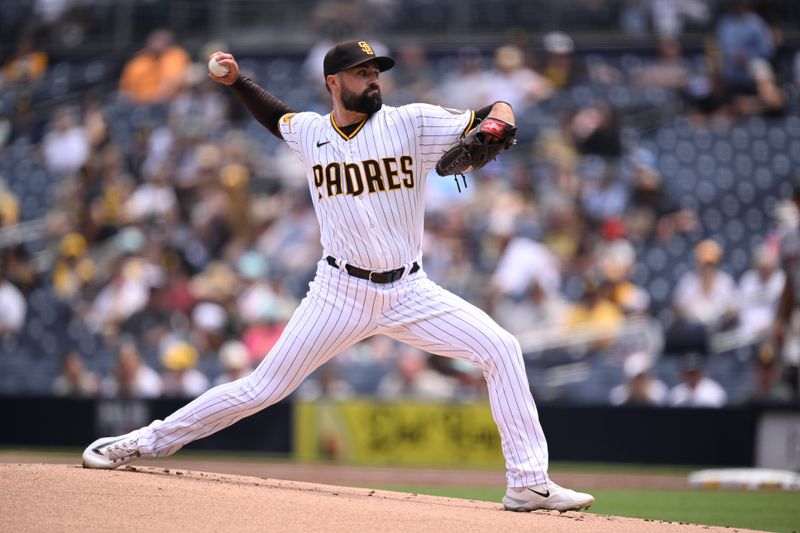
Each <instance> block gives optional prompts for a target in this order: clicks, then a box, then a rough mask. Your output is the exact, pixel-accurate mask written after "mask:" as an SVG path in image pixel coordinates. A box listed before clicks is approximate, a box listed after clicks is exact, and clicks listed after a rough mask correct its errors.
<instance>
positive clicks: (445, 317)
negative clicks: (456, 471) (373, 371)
mask: <svg viewBox="0 0 800 533" xmlns="http://www.w3.org/2000/svg"><path fill="white" fill-rule="evenodd" d="M375 334H384V335H387V336H388V337H391V338H394V339H397V340H400V341H402V342H406V343H408V344H411V345H413V346H416V347H418V348H420V349H422V350H425V351H427V352H429V353H434V354H438V355H443V356H447V357H454V358H458V359H463V360H465V361H469V362H470V363H472V364H474V365H476V366H478V367H479V368H480V369H481V370H482V371H483V375H484V377H485V379H486V382H487V385H488V390H489V401H490V404H491V408H492V415H493V417H494V420H495V422H496V423H497V427H498V428H499V430H500V437H501V443H502V448H503V454H504V456H505V459H506V469H507V480H508V485H509V486H511V487H523V486H533V485H540V484H543V483H545V482H546V481H547V461H548V457H547V443H546V441H545V437H544V433H543V432H542V427H541V425H540V423H539V416H538V413H537V411H536V406H535V404H534V401H533V396H532V395H531V393H530V389H529V386H528V379H527V376H526V374H525V367H524V363H523V360H522V353H521V351H520V347H519V343H518V342H517V340H516V339H515V338H514V337H513V336H512V335H511V334H510V333H508V332H507V331H505V330H504V329H502V328H501V327H500V326H498V325H497V324H496V323H495V322H494V320H492V319H491V318H490V317H489V316H488V315H487V314H486V313H484V312H483V311H481V310H480V309H478V308H477V307H475V306H474V305H472V304H470V303H468V302H466V301H464V300H463V299H461V298H459V297H458V296H456V295H454V294H452V293H450V292H448V291H446V290H445V289H443V288H441V287H439V286H438V285H436V284H435V283H434V282H432V281H431V280H429V279H428V278H427V277H426V275H425V273H424V272H423V271H419V272H416V273H415V274H412V275H411V276H408V277H405V278H403V279H401V280H400V281H397V282H394V283H390V284H386V285H378V284H375V283H371V282H368V281H366V280H361V279H358V278H354V277H352V276H349V275H348V274H346V273H344V272H342V271H341V270H338V269H335V268H333V267H331V266H330V265H328V264H327V263H325V262H323V261H320V262H319V264H318V266H317V274H316V277H315V278H314V281H313V282H312V283H311V288H310V290H309V292H308V294H307V295H306V297H305V298H304V299H303V301H302V302H301V303H300V306H299V307H298V308H297V310H296V311H295V313H294V315H293V316H292V318H291V320H290V321H289V323H288V324H287V326H286V329H285V330H284V332H283V335H281V338H280V339H279V340H278V342H277V343H276V345H275V346H274V347H273V349H272V350H271V351H270V353H269V354H268V355H267V356H266V357H265V358H264V360H263V361H262V362H261V364H260V365H259V366H258V368H256V369H255V370H254V371H253V372H252V373H251V374H250V375H249V376H247V377H245V378H242V379H240V380H237V381H233V382H231V383H226V384H224V385H220V386H218V387H215V388H213V389H211V390H209V391H207V392H205V393H204V394H202V395H201V396H200V397H198V398H197V399H195V400H194V401H192V402H191V403H189V404H187V405H186V406H184V407H182V408H181V409H179V410H178V411H176V412H175V413H173V414H172V415H170V416H168V417H167V418H166V419H165V420H163V421H161V420H156V421H154V422H153V423H152V424H150V425H149V426H147V427H145V428H143V429H142V431H141V432H140V436H139V452H140V453H141V454H142V456H144V457H163V456H167V455H172V454H173V453H175V452H177V451H178V450H179V449H181V448H182V447H183V446H185V445H186V444H188V443H190V442H192V441H194V440H197V439H200V438H203V437H205V436H208V435H211V434H212V433H214V432H216V431H219V430H221V429H223V428H225V427H228V426H230V425H231V424H233V423H235V422H237V421H238V420H240V419H242V418H244V417H246V416H249V415H252V414H254V413H256V412H258V411H260V410H262V409H264V408H265V407H267V406H269V405H272V404H274V403H276V402H278V401H280V400H281V399H282V398H284V397H286V396H287V395H288V394H290V393H291V392H292V391H293V390H294V389H296V388H297V387H298V386H299V385H300V383H301V382H302V381H303V380H304V379H305V378H306V377H307V376H308V375H309V374H311V372H313V371H314V370H315V369H316V368H318V367H319V366H320V365H322V364H323V363H325V362H326V361H328V360H329V359H330V358H331V357H333V356H334V355H336V354H337V353H340V352H341V351H343V350H344V349H346V348H347V347H348V346H351V345H353V344H355V343H356V342H358V341H360V340H362V339H365V338H367V337H369V336H371V335H375Z"/></svg>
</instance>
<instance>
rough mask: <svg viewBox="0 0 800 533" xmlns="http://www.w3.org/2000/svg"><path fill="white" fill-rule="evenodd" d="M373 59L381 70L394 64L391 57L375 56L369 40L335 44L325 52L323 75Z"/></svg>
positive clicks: (387, 68)
mask: <svg viewBox="0 0 800 533" xmlns="http://www.w3.org/2000/svg"><path fill="white" fill-rule="evenodd" d="M373 60H374V61H375V64H376V65H377V66H378V70H380V71H381V72H383V71H384V70H389V69H390V68H392V67H393V66H394V59H392V58H391V57H388V56H376V55H375V50H374V49H373V48H372V45H371V44H369V42H367V41H345V42H343V43H339V44H337V45H335V46H334V47H333V48H331V49H330V50H328V53H327V54H325V60H324V61H323V63H322V65H323V72H324V73H325V76H328V75H329V74H336V73H337V72H341V71H343V70H347V69H349V68H353V67H355V66H358V65H360V64H361V63H366V62H367V61H373Z"/></svg>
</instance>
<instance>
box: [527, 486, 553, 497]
mask: <svg viewBox="0 0 800 533" xmlns="http://www.w3.org/2000/svg"><path fill="white" fill-rule="evenodd" d="M528 490H529V491H531V492H533V493H534V494H538V495H539V496H541V497H542V498H549V497H550V490H549V489H548V490H547V491H545V492H539V491H538V490H533V489H532V488H530V487H528Z"/></svg>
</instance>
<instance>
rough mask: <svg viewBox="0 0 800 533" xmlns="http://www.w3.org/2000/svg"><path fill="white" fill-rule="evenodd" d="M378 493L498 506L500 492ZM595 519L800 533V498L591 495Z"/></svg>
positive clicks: (728, 493) (707, 493)
mask: <svg viewBox="0 0 800 533" xmlns="http://www.w3.org/2000/svg"><path fill="white" fill-rule="evenodd" d="M373 488H381V489H386V490H396V491H401V492H414V493H418V494H430V495H434V496H450V497H453V498H466V499H470V500H483V501H491V502H499V501H500V500H501V499H502V497H503V493H504V490H503V489H498V488H464V487H407V486H406V487H403V486H393V485H381V486H375V487H373ZM591 493H592V494H593V495H594V497H595V498H596V502H595V504H594V506H593V507H592V509H591V511H590V512H592V513H597V514H604V515H615V516H629V517H634V518H648V519H651V520H668V521H670V522H684V523H692V524H707V525H715V526H729V527H741V528H748V529H760V530H765V531H777V532H800V493H798V492H751V491H733V490H592V491H591Z"/></svg>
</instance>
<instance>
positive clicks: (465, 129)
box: [461, 110, 475, 139]
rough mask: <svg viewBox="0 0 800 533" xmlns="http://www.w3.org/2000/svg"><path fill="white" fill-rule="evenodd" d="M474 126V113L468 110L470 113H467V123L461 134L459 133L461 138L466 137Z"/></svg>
mask: <svg viewBox="0 0 800 533" xmlns="http://www.w3.org/2000/svg"><path fill="white" fill-rule="evenodd" d="M474 124H475V111H472V110H470V112H469V122H468V123H467V127H466V128H464V131H463V132H461V138H462V139H463V138H464V137H466V136H467V133H469V130H471V129H472V127H473V125H474Z"/></svg>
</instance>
